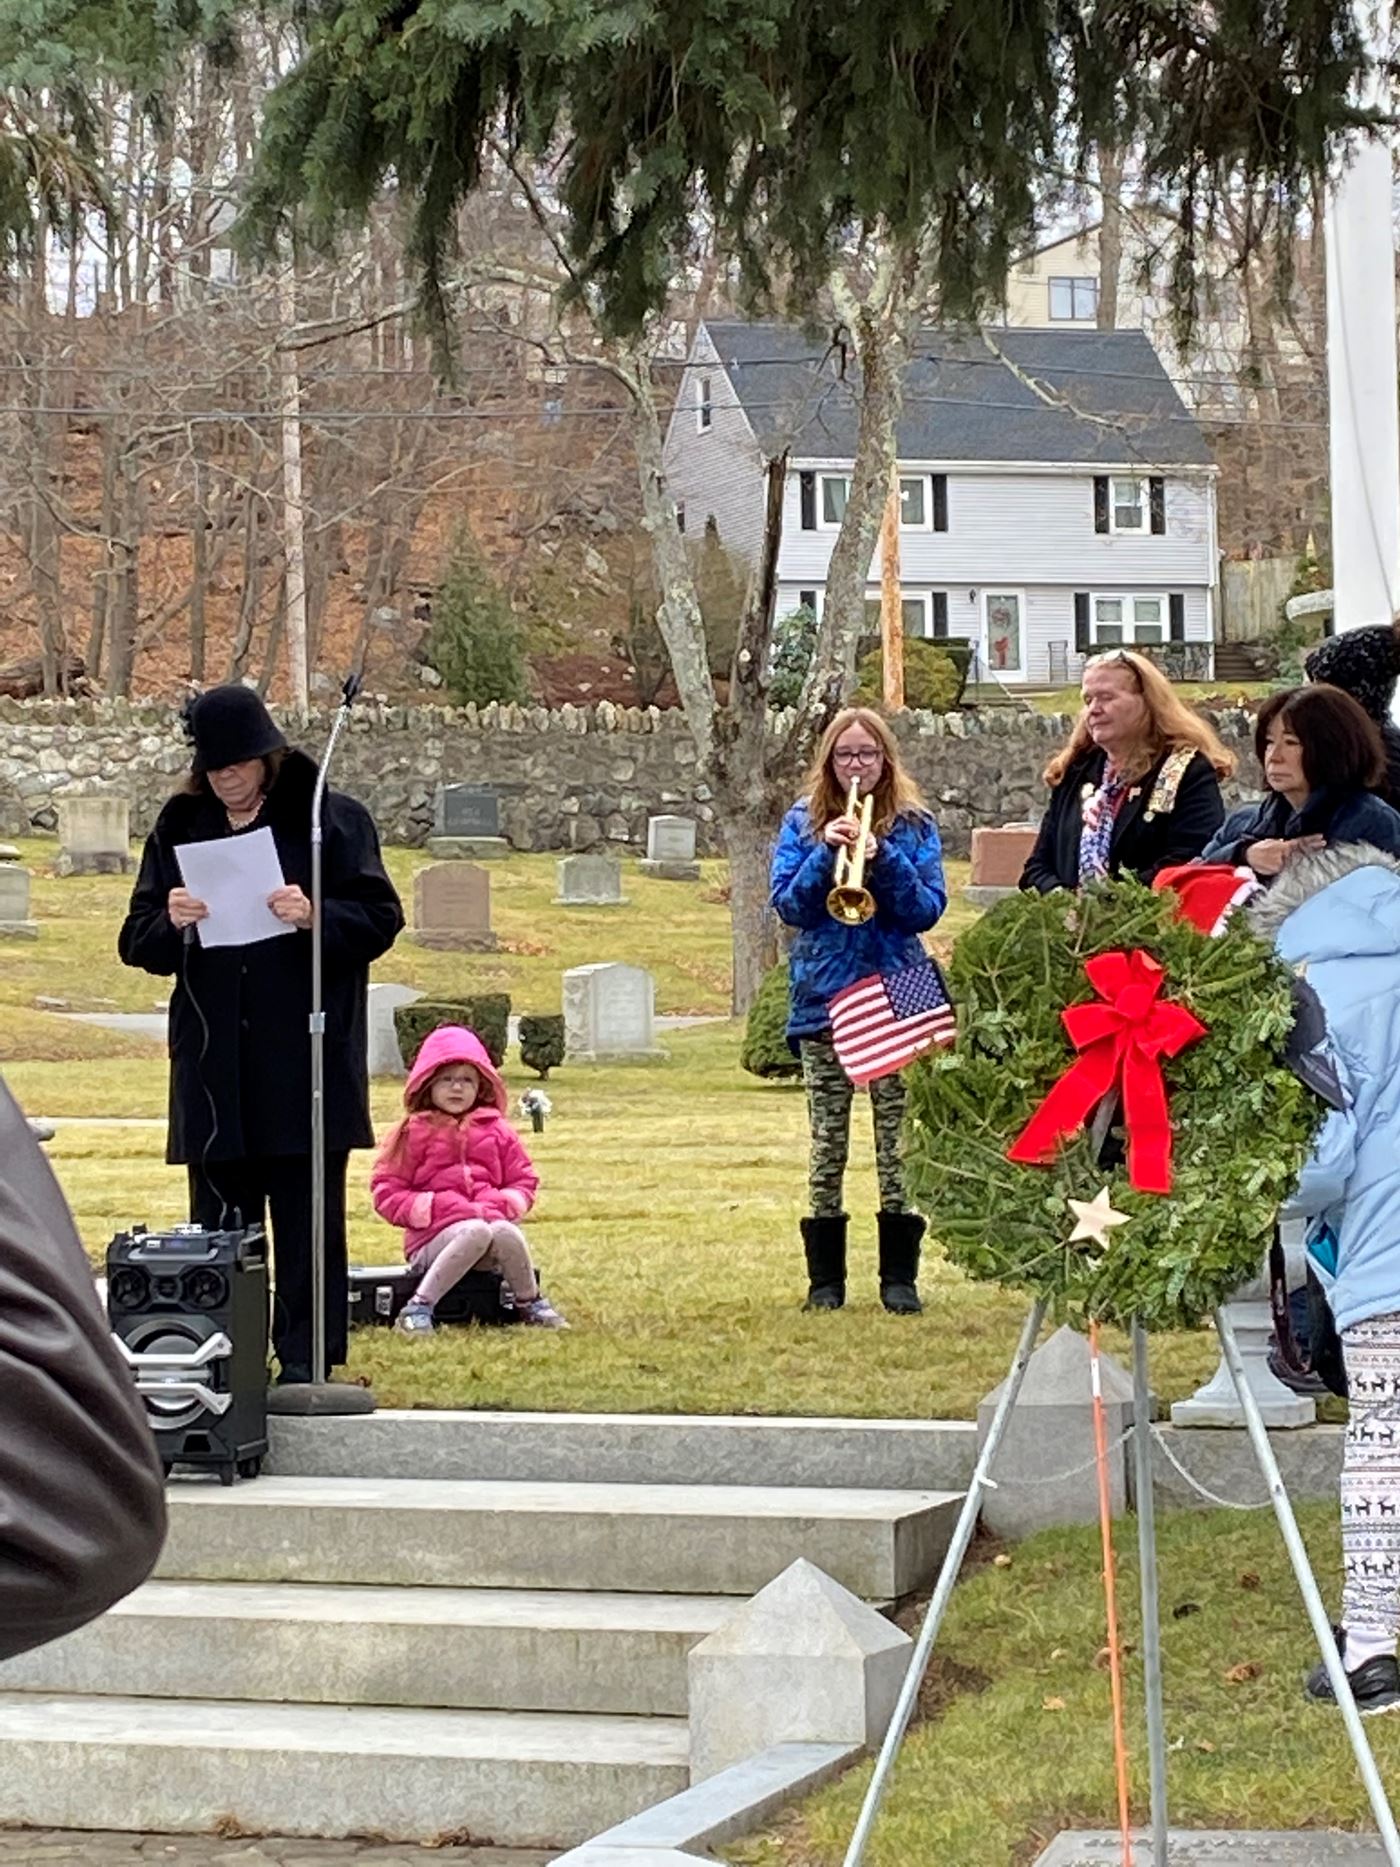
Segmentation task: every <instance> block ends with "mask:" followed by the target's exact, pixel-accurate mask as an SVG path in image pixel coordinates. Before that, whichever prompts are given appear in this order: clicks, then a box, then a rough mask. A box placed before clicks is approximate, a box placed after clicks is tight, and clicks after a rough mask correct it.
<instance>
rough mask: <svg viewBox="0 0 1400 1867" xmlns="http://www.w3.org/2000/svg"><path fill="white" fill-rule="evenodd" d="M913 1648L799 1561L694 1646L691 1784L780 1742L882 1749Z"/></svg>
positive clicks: (808, 1564) (873, 1613)
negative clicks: (833, 1744)
mask: <svg viewBox="0 0 1400 1867" xmlns="http://www.w3.org/2000/svg"><path fill="white" fill-rule="evenodd" d="M913 1644H914V1643H913V1641H912V1640H910V1638H909V1636H908V1634H906V1633H903V1632H901V1631H900V1629H899V1628H898V1627H896V1626H895V1625H894V1624H893V1622H891V1621H887V1620H886V1619H885V1617H884V1615H883V1614H878V1613H877V1612H876V1611H875V1609H874V1608H871V1607H867V1605H866V1604H865V1602H863V1601H861V1600H859V1599H858V1598H857V1597H856V1596H855V1595H853V1594H852V1593H851V1592H850V1590H849V1589H846V1588H843V1587H842V1586H841V1584H840V1583H839V1582H836V1581H833V1580H832V1578H831V1577H830V1576H829V1575H827V1574H826V1573H825V1571H824V1570H822V1569H819V1568H817V1567H816V1565H815V1564H814V1563H811V1562H808V1561H806V1560H805V1558H801V1557H799V1559H798V1560H797V1561H796V1562H794V1563H793V1564H792V1565H791V1566H790V1567H789V1568H787V1569H784V1571H783V1573H782V1574H781V1575H779V1576H777V1577H775V1579H774V1580H773V1581H771V1582H769V1584H768V1586H767V1587H766V1588H761V1589H760V1590H759V1592H758V1593H757V1594H756V1595H755V1596H754V1597H753V1599H752V1600H751V1601H746V1602H745V1603H744V1605H743V1606H742V1607H741V1608H739V1609H738V1610H737V1611H736V1612H735V1613H734V1615H733V1616H732V1617H731V1618H730V1619H729V1620H727V1621H726V1622H725V1623H724V1625H723V1626H722V1627H720V1628H718V1629H717V1630H716V1632H714V1633H712V1634H710V1635H708V1636H707V1637H706V1638H705V1639H704V1640H702V1641H701V1642H700V1644H699V1645H698V1646H696V1647H692V1648H691V1651H690V1657H689V1660H688V1662H687V1672H688V1675H689V1681H688V1682H689V1711H690V1780H691V1782H692V1783H698V1782H702V1781H704V1779H705V1778H707V1777H710V1776H715V1775H718V1773H719V1772H720V1771H721V1770H726V1769H728V1768H729V1766H730V1765H731V1764H734V1763H741V1762H742V1761H743V1760H744V1759H745V1758H746V1757H751V1756H753V1755H754V1754H755V1752H757V1751H760V1750H767V1749H769V1748H770V1747H771V1746H772V1745H774V1744H803V1743H805V1744H815V1743H829V1744H830V1743H847V1744H860V1745H863V1746H864V1747H865V1748H866V1749H867V1750H874V1749H875V1748H876V1747H877V1746H878V1745H879V1743H880V1741H881V1740H882V1738H883V1737H884V1735H885V1730H886V1727H887V1726H888V1724H889V1721H890V1718H891V1717H892V1716H893V1713H894V1708H895V1702H896V1700H897V1699H898V1697H899V1688H900V1686H901V1685H902V1684H903V1682H904V1675H905V1673H906V1671H907V1670H908V1666H909V1655H910V1653H911V1651H912V1650H913Z"/></svg>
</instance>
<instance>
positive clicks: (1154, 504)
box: [1147, 474, 1167, 537]
mask: <svg viewBox="0 0 1400 1867" xmlns="http://www.w3.org/2000/svg"><path fill="white" fill-rule="evenodd" d="M1147 504H1148V508H1149V510H1150V512H1151V514H1152V529H1153V531H1154V532H1156V533H1157V535H1158V537H1161V535H1162V533H1163V532H1165V531H1166V529H1167V483H1166V481H1165V480H1163V479H1159V478H1158V477H1157V475H1156V474H1154V475H1153V476H1152V478H1151V479H1150V480H1149V481H1148V482H1147Z"/></svg>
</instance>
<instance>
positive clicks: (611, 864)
mask: <svg viewBox="0 0 1400 1867" xmlns="http://www.w3.org/2000/svg"><path fill="white" fill-rule="evenodd" d="M554 905H555V907H559V908H620V907H625V906H626V905H627V902H626V898H625V897H624V895H623V893H622V864H621V862H620V861H619V860H618V858H617V857H616V856H604V855H596V856H589V855H583V856H565V857H564V858H563V860H562V861H561V862H560V864H559V893H558V894H557V895H556V896H555V897H554Z"/></svg>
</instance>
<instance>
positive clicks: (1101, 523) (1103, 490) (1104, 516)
mask: <svg viewBox="0 0 1400 1867" xmlns="http://www.w3.org/2000/svg"><path fill="white" fill-rule="evenodd" d="M1094 530H1095V531H1096V532H1106V531H1107V530H1108V475H1107V474H1106V473H1098V474H1095V475H1094Z"/></svg>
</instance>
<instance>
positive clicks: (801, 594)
mask: <svg viewBox="0 0 1400 1867" xmlns="http://www.w3.org/2000/svg"><path fill="white" fill-rule="evenodd" d="M797 600H798V602H799V603H800V604H801V605H802V607H803V608H804V609H810V610H811V612H812V614H813V615H814V616H815V615H816V613H817V593H816V591H815V590H799V591H798V592H797Z"/></svg>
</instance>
